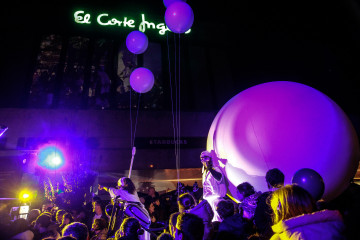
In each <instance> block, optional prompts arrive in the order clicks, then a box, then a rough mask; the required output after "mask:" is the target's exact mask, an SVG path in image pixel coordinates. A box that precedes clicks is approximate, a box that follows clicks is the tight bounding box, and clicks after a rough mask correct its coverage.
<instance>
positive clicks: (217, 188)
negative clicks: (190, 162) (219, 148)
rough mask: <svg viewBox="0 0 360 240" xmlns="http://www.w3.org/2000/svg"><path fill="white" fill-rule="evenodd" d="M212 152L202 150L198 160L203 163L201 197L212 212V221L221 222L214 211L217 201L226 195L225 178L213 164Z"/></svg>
mask: <svg viewBox="0 0 360 240" xmlns="http://www.w3.org/2000/svg"><path fill="white" fill-rule="evenodd" d="M212 155H213V154H212V153H210V152H208V151H203V152H202V153H201V154H200V160H201V163H202V164H203V197H202V198H203V199H205V200H207V201H208V202H209V204H210V206H211V208H212V210H213V212H214V218H213V219H212V221H213V222H214V221H219V222H221V218H220V216H219V214H218V213H217V211H216V205H217V203H218V202H219V201H220V200H221V199H222V198H223V197H225V195H226V191H227V189H226V185H225V178H224V176H223V174H222V172H221V170H220V169H219V168H217V167H214V165H213V159H212Z"/></svg>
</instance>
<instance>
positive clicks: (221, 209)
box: [216, 200, 235, 220]
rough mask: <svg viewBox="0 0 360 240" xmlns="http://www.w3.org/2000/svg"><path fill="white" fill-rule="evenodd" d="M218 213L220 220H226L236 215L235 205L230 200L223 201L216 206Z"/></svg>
mask: <svg viewBox="0 0 360 240" xmlns="http://www.w3.org/2000/svg"><path fill="white" fill-rule="evenodd" d="M216 211H217V213H218V214H219V216H220V218H221V219H222V220H224V219H225V218H227V217H230V216H232V215H234V213H235V207H234V203H233V202H232V201H230V200H221V201H220V202H219V203H218V204H217V206H216Z"/></svg>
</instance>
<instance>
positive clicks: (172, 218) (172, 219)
mask: <svg viewBox="0 0 360 240" xmlns="http://www.w3.org/2000/svg"><path fill="white" fill-rule="evenodd" d="M179 214H180V213H179V212H174V213H172V214H171V215H170V217H169V232H170V234H171V236H173V238H175V230H176V222H177V217H178V216H179Z"/></svg>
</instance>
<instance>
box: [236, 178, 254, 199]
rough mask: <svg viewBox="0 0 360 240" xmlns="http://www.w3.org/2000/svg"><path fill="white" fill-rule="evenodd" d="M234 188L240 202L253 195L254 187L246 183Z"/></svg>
mask: <svg viewBox="0 0 360 240" xmlns="http://www.w3.org/2000/svg"><path fill="white" fill-rule="evenodd" d="M236 188H237V194H238V198H239V201H240V202H241V201H243V200H244V199H245V198H247V197H248V196H250V195H252V194H254V193H255V189H254V187H253V186H252V185H251V184H250V183H248V182H243V183H240V184H239V185H238V186H237V187H236Z"/></svg>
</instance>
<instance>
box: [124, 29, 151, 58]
mask: <svg viewBox="0 0 360 240" xmlns="http://www.w3.org/2000/svg"><path fill="white" fill-rule="evenodd" d="M148 43H149V42H148V38H147V36H146V35H145V33H143V32H141V31H132V32H131V33H129V34H128V35H127V37H126V47H127V48H128V50H129V51H130V52H132V53H134V54H142V53H144V52H145V51H146V49H147V47H148Z"/></svg>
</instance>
